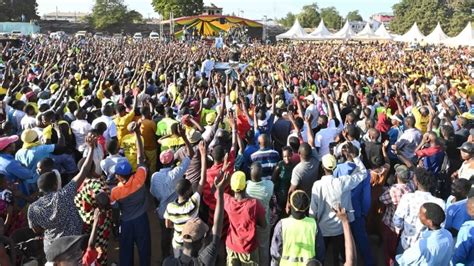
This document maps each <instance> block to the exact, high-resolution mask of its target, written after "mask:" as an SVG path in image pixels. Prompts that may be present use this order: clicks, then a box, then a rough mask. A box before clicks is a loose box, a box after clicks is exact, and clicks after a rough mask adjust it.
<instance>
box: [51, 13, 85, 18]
mask: <svg viewBox="0 0 474 266" xmlns="http://www.w3.org/2000/svg"><path fill="white" fill-rule="evenodd" d="M87 15H89V13H86V12H49V13H45V14H43V16H51V17H55V16H58V17H74V16H77V17H83V16H87Z"/></svg>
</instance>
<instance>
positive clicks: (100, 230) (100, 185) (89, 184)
mask: <svg viewBox="0 0 474 266" xmlns="http://www.w3.org/2000/svg"><path fill="white" fill-rule="evenodd" d="M101 192H105V193H107V194H108V195H110V190H109V187H108V186H107V184H106V183H105V180H104V179H103V178H102V177H101V178H87V179H86V180H84V182H83V183H82V186H81V187H80V188H79V189H78V190H77V195H76V197H75V199H74V203H75V205H76V207H77V209H78V211H79V215H80V216H81V218H82V220H83V221H84V225H85V226H84V231H85V232H84V233H86V234H89V233H91V231H92V225H93V223H94V210H95V208H97V202H96V199H95V198H96V195H97V194H99V193H101ZM97 226H98V227H97V239H96V249H97V250H98V251H99V257H98V258H97V262H98V263H99V264H100V265H107V248H108V243H109V236H110V233H111V230H112V211H111V210H107V212H106V213H105V215H101V216H100V218H99V222H98V225H97Z"/></svg>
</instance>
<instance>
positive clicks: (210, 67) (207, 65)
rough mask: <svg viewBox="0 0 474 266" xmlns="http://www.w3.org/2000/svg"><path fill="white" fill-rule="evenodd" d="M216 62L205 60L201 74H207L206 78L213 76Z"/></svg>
mask: <svg viewBox="0 0 474 266" xmlns="http://www.w3.org/2000/svg"><path fill="white" fill-rule="evenodd" d="M214 64H215V63H214V61H213V60H210V59H206V60H204V62H202V65H201V73H206V77H210V76H211V71H212V70H213V69H214Z"/></svg>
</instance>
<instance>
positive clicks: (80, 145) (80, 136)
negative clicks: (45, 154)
mask: <svg viewBox="0 0 474 266" xmlns="http://www.w3.org/2000/svg"><path fill="white" fill-rule="evenodd" d="M91 129H92V126H91V124H89V122H87V120H74V121H72V123H71V130H72V133H73V134H74V137H75V138H76V149H77V150H78V151H79V152H82V151H84V148H85V145H84V144H85V143H86V136H87V133H89V131H90V130H91Z"/></svg>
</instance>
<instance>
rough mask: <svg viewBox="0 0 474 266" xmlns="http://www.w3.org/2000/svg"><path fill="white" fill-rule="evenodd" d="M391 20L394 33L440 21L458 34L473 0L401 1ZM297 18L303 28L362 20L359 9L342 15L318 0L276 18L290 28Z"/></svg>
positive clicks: (425, 29) (471, 13)
mask: <svg viewBox="0 0 474 266" xmlns="http://www.w3.org/2000/svg"><path fill="white" fill-rule="evenodd" d="M392 11H393V14H394V19H393V20H392V21H391V22H390V25H389V27H390V30H391V31H392V32H394V33H397V34H403V33H405V32H407V31H408V30H409V29H410V27H411V26H412V25H413V23H415V22H416V23H417V24H418V27H419V28H420V30H421V32H422V33H423V34H425V35H427V34H429V33H430V32H431V31H432V30H433V29H434V28H435V27H436V24H437V23H438V22H439V23H440V24H441V26H442V28H443V30H444V31H445V32H446V33H447V34H448V35H451V36H454V35H457V34H458V33H459V32H461V30H463V29H464V27H465V26H466V24H467V23H468V22H469V21H474V0H401V1H400V2H399V3H397V4H395V5H394V6H393V7H392ZM296 18H298V21H299V22H300V24H301V26H302V27H304V28H314V27H317V25H319V22H320V21H321V18H322V19H324V23H325V24H326V26H327V27H328V28H329V29H333V30H339V29H340V28H341V27H342V25H343V24H344V21H345V20H349V21H362V17H361V16H360V14H359V11H358V10H354V11H351V12H349V13H348V14H347V15H346V17H344V18H343V17H342V16H341V15H340V14H339V12H338V10H337V9H336V8H335V7H326V8H321V9H320V8H319V7H318V4H317V3H314V4H311V5H306V6H303V8H302V9H301V11H300V12H299V13H298V14H293V13H291V12H290V13H288V14H287V15H286V17H283V18H281V19H279V20H278V21H279V22H280V23H281V24H282V25H283V26H285V27H291V25H293V23H294V21H295V19H296Z"/></svg>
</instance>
